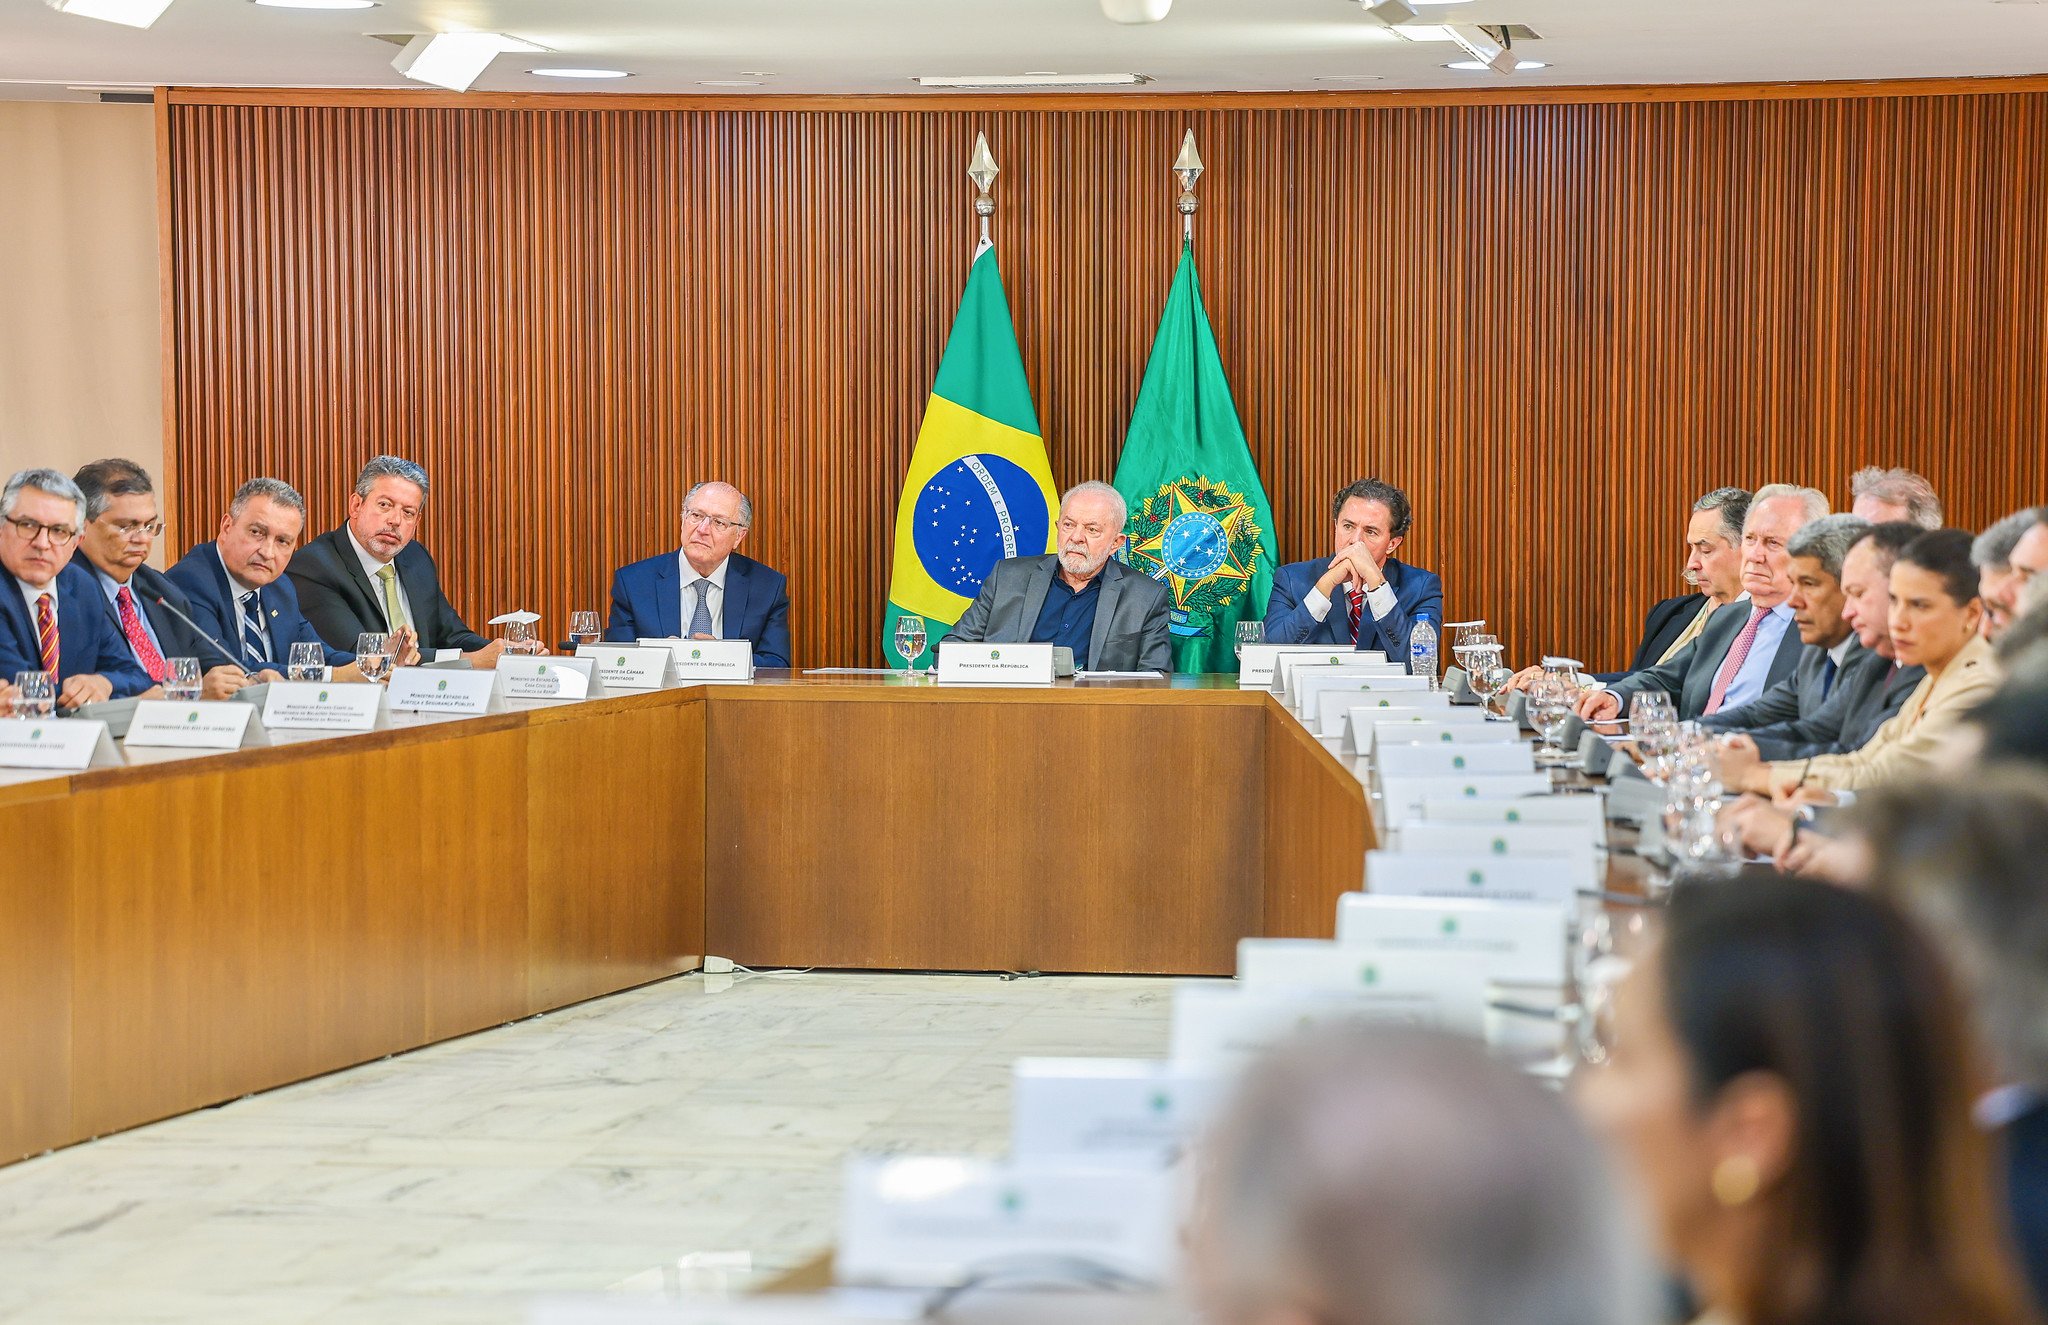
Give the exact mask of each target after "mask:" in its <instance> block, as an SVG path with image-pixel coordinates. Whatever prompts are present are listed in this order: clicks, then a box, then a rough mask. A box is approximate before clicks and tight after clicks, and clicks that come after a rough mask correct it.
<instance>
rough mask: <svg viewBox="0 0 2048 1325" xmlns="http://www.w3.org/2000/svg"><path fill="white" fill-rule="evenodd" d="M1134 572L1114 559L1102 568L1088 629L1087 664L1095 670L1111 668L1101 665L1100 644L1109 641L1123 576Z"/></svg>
mask: <svg viewBox="0 0 2048 1325" xmlns="http://www.w3.org/2000/svg"><path fill="white" fill-rule="evenodd" d="M1135 574H1137V572H1136V571H1132V570H1126V569H1125V568H1124V566H1123V565H1122V564H1121V563H1119V562H1116V561H1111V562H1109V563H1108V564H1107V565H1105V566H1104V567H1103V568H1102V587H1101V588H1099V589H1097V590H1096V591H1095V624H1094V626H1093V627H1092V628H1090V629H1089V631H1088V665H1089V666H1090V667H1092V668H1094V669H1095V670H1097V671H1108V670H1112V669H1110V668H1107V667H1104V666H1103V662H1102V646H1103V645H1104V644H1106V643H1108V642H1109V628H1110V621H1111V619H1112V618H1114V617H1115V616H1116V604H1117V600H1118V599H1119V598H1121V597H1123V592H1124V584H1123V580H1124V576H1126V575H1135ZM1046 587H1047V588H1048V589H1050V588H1051V587H1052V582H1051V581H1049V580H1048V581H1047V582H1046ZM1032 620H1034V621H1036V620H1037V618H1036V617H1033V618H1032Z"/></svg>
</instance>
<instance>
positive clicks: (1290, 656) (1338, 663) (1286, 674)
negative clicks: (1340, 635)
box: [1270, 644, 1399, 696]
mask: <svg viewBox="0 0 2048 1325" xmlns="http://www.w3.org/2000/svg"><path fill="white" fill-rule="evenodd" d="M1387 661H1388V660H1387V655H1386V654H1385V653H1383V652H1381V651H1380V650H1378V649H1347V648H1345V647H1344V646H1342V645H1341V644H1340V645H1338V646H1337V647H1335V648H1332V647H1330V646H1329V645H1327V644H1324V645H1321V646H1319V647H1317V648H1313V649H1309V648H1301V647H1294V648H1290V649H1288V650H1287V651H1286V652H1285V653H1282V654H1281V655H1280V656H1279V657H1278V658H1277V659H1275V660H1274V664H1273V683H1272V685H1271V687H1270V689H1271V690H1272V691H1273V693H1274V694H1276V695H1282V696H1285V695H1288V694H1291V693H1293V686H1294V669H1295V668H1297V667H1345V666H1351V667H1384V666H1386V665H1387ZM1396 670H1399V669H1398V668H1397V669H1396Z"/></svg>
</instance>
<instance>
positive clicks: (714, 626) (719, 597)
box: [676, 552, 732, 639]
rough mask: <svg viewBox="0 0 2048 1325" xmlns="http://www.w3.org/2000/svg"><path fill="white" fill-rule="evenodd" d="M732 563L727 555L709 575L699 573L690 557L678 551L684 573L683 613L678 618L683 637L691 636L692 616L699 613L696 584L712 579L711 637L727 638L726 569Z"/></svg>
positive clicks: (677, 559)
mask: <svg viewBox="0 0 2048 1325" xmlns="http://www.w3.org/2000/svg"><path fill="white" fill-rule="evenodd" d="M731 564H732V558H731V557H727V558H726V559H725V560H724V561H721V562H719V563H718V564H717V565H716V566H713V567H712V568H711V573H710V574H709V575H699V574H698V573H697V568H696V567H695V566H692V565H691V564H690V559H689V558H688V557H686V556H684V555H683V554H682V553H680V552H678V553H676V566H677V567H678V569H679V570H680V571H681V573H682V581H683V588H682V605H683V614H682V615H681V616H680V617H678V618H676V619H677V620H678V621H679V622H681V623H682V630H681V631H680V632H679V633H680V634H681V635H682V636H683V638H685V639H688V638H689V636H690V618H692V617H694V616H696V615H697V587H696V586H697V581H698V580H709V581H711V589H710V594H711V602H710V607H711V637H712V638H713V639H724V638H725V571H726V567H727V566H729V565H731Z"/></svg>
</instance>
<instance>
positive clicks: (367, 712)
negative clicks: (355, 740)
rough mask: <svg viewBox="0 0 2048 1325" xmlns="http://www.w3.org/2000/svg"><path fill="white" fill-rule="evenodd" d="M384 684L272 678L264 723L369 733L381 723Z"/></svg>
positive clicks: (287, 728)
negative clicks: (379, 721) (276, 679)
mask: <svg viewBox="0 0 2048 1325" xmlns="http://www.w3.org/2000/svg"><path fill="white" fill-rule="evenodd" d="M383 701H384V687H382V686H378V685H372V684H370V683H369V682H367V681H347V682H343V683H342V684H340V685H336V684H334V683H333V682H329V681H272V682H271V683H270V689H269V691H268V693H266V694H265V695H264V696H263V725H264V726H266V727H272V728H277V729H279V730H285V731H329V732H366V731H369V730H370V729H371V728H372V727H375V726H376V725H377V706H378V705H379V704H381V703H382V702H383Z"/></svg>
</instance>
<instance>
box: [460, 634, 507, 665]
mask: <svg viewBox="0 0 2048 1325" xmlns="http://www.w3.org/2000/svg"><path fill="white" fill-rule="evenodd" d="M504 652H505V641H504V640H501V639H494V640H492V641H491V642H490V643H489V644H486V645H484V646H483V647H482V648H481V649H478V650H477V651H476V652H475V653H465V654H463V655H462V656H463V658H464V660H466V661H467V662H468V663H469V665H470V666H471V667H474V668H476V669H477V670H478V671H480V672H488V671H490V670H491V669H492V668H494V667H496V666H497V665H498V658H499V656H500V655H502V654H503V653H504Z"/></svg>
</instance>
